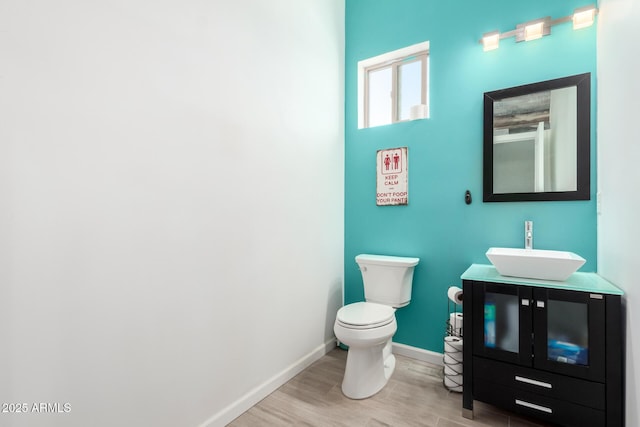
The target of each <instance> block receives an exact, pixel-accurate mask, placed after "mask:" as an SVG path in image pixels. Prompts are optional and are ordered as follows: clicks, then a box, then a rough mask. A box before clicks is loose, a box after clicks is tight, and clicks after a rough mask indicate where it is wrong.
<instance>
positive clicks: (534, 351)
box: [462, 264, 624, 427]
mask: <svg viewBox="0 0 640 427" xmlns="http://www.w3.org/2000/svg"><path fill="white" fill-rule="evenodd" d="M462 283H463V298H464V302H463V318H464V343H465V345H464V347H463V355H464V357H463V403H462V406H463V416H465V417H467V418H473V401H474V400H478V401H482V402H486V403H489V404H492V405H496V406H499V407H501V408H504V409H507V410H510V411H513V412H517V413H521V414H524V415H526V416H530V417H535V418H539V419H541V420H544V421H546V422H550V423H555V424H558V425H561V426H576V427H586V426H608V427H611V426H623V425H624V391H623V380H622V379H623V360H624V359H623V345H622V313H621V297H622V294H623V292H622V291H621V290H620V289H618V288H617V287H615V286H614V285H612V284H611V283H609V282H608V281H606V280H605V279H603V278H602V277H600V276H598V275H597V274H595V273H574V274H573V275H571V276H570V277H569V279H567V280H566V281H564V282H553V281H542V280H534V279H521V278H515V277H505V276H501V275H499V274H498V272H497V271H496V269H495V268H494V267H493V266H490V265H480V264H474V265H472V266H471V267H469V269H467V271H466V272H465V273H464V274H463V275H462Z"/></svg>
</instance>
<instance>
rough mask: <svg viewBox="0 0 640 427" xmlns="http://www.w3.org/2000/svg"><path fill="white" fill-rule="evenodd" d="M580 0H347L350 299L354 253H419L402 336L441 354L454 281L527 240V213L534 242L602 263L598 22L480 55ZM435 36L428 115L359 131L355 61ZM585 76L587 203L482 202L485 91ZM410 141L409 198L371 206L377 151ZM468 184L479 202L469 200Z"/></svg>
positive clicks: (357, 280) (357, 284) (357, 290)
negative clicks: (496, 38)
mask: <svg viewBox="0 0 640 427" xmlns="http://www.w3.org/2000/svg"><path fill="white" fill-rule="evenodd" d="M587 4H589V2H585V1H584V0H579V1H574V0H565V1H561V2H559V1H557V0H538V1H535V2H516V1H513V0H498V1H495V0H494V1H485V2H476V1H470V0H467V1H462V2H460V1H457V2H453V1H435V0H346V58H345V60H346V62H345V67H346V70H345V71H346V78H345V90H346V95H345V162H346V165H345V168H346V170H345V303H347V304H348V303H351V302H355V301H362V300H363V299H364V293H363V288H362V279H361V276H360V272H359V270H358V269H357V265H356V264H355V260H354V257H355V256H356V255H357V254H359V253H374V254H385V255H400V256H416V257H419V258H420V259H421V261H420V264H419V265H418V266H417V267H416V270H415V276H414V286H413V299H412V301H411V304H410V305H409V306H407V307H405V308H402V309H400V310H398V311H397V313H396V316H397V320H398V332H397V333H396V335H395V337H394V341H395V342H399V343H403V344H407V345H410V346H414V347H419V348H423V349H427V350H432V351H437V352H442V338H443V336H444V332H445V321H446V319H447V301H448V300H447V296H446V291H447V288H448V287H449V286H451V285H458V286H459V285H460V284H461V281H460V275H461V274H462V273H463V272H464V271H465V270H466V268H467V267H468V266H469V265H470V264H472V263H488V262H489V261H488V260H487V259H486V257H485V255H484V254H485V252H486V250H487V249H488V248H489V247H491V246H504V247H523V245H524V234H523V228H524V221H525V220H532V221H533V222H534V247H536V248H540V249H559V250H568V251H572V252H575V253H577V254H579V255H581V256H583V257H584V258H585V259H586V260H587V262H586V264H585V265H584V266H583V267H582V269H581V271H587V272H590V271H596V203H595V188H596V187H595V183H596V169H595V158H596V156H595V154H596V129H595V124H596V121H595V117H596V115H595V113H596V100H595V95H596V90H595V89H596V88H595V81H596V79H595V73H596V26H595V25H594V26H592V27H589V28H587V29H582V30H579V31H574V30H573V29H572V26H571V23H566V24H562V25H560V26H556V27H553V29H552V34H551V36H547V37H544V38H542V39H540V40H536V41H532V42H527V43H517V44H516V43H515V41H514V39H513V38H511V39H506V40H502V41H501V45H500V48H499V49H498V50H495V51H491V52H484V51H483V50H482V46H481V45H480V44H479V43H478V40H479V39H480V38H481V36H482V34H483V33H486V32H489V31H492V30H495V29H498V30H500V31H502V32H505V31H509V30H511V29H513V28H515V26H516V24H518V23H522V22H526V21H529V20H533V19H537V18H541V17H544V16H551V17H552V18H554V19H555V18H559V17H562V16H566V15H569V14H571V13H572V12H573V9H574V8H577V7H581V6H584V5H587ZM426 40H428V41H429V42H430V44H431V46H430V69H429V71H430V89H431V93H430V96H429V99H430V114H431V118H429V119H426V120H416V121H412V122H408V123H399V124H394V125H389V126H382V127H377V128H371V129H360V130H359V129H358V116H357V63H358V61H360V60H363V59H367V58H370V57H373V56H376V55H379V54H382V53H385V52H388V51H392V50H395V49H399V48H402V47H405V46H409V45H412V44H415V43H419V42H423V41H426ZM585 72H590V73H591V76H592V87H591V98H592V108H591V111H592V113H591V200H589V201H570V202H511V203H483V202H482V123H483V122H482V120H483V103H482V101H483V94H484V92H487V91H492V90H496V89H502V88H506V87H511V86H517V85H522V84H527V83H533V82H538V81H542V80H548V79H553V78H558V77H564V76H568V75H574V74H580V73H585ZM405 146H406V147H409V205H408V206H381V207H378V206H376V203H375V195H376V151H377V150H379V149H385V148H393V147H405ZM467 189H468V190H470V191H471V194H472V196H473V203H472V204H471V205H466V204H465V202H464V193H465V191H466V190H467Z"/></svg>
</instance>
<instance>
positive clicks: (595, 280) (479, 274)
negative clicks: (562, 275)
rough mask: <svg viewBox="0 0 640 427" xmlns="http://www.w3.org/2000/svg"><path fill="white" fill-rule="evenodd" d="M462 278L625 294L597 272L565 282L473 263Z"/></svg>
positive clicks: (575, 275) (578, 274) (575, 276)
mask: <svg viewBox="0 0 640 427" xmlns="http://www.w3.org/2000/svg"><path fill="white" fill-rule="evenodd" d="M460 278H461V279H462V280H476V281H480V282H494V283H506V284H511V285H527V286H538V287H543V288H552V289H566V290H570V291H581V292H594V293H599V294H609V295H623V294H624V292H622V290H621V289H619V288H618V287H616V286H615V285H614V284H612V283H611V282H609V281H608V280H606V279H604V278H602V277H601V276H599V275H598V274H596V273H582V272H577V273H573V274H572V275H571V276H569V278H568V279H567V280H565V281H564V282H556V281H553V280H538V279H524V278H521V277H507V276H501V275H500V274H499V273H498V271H497V270H496V268H495V267H494V266H493V265H487V264H471V267H469V268H467V271H465V272H464V273H463V274H462V276H460Z"/></svg>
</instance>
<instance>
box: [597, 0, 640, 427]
mask: <svg viewBox="0 0 640 427" xmlns="http://www.w3.org/2000/svg"><path fill="white" fill-rule="evenodd" d="M599 8H600V14H599V17H598V21H599V22H598V25H599V27H598V178H599V179H598V191H599V192H600V193H601V197H602V199H601V200H602V208H601V214H600V216H599V222H598V270H599V272H600V274H602V275H603V276H604V277H606V278H607V279H609V280H611V281H612V282H613V283H615V284H617V285H618V286H620V287H621V288H622V289H624V291H625V293H626V296H625V304H626V313H625V328H626V346H627V348H626V366H625V367H626V402H625V404H626V425H628V426H637V425H640V413H639V411H640V394H639V391H638V384H640V340H639V339H638V337H637V336H636V335H637V332H638V330H639V328H640V287H639V286H638V285H639V283H638V262H639V261H640V256H639V255H638V253H639V252H638V243H639V242H640V226H639V225H638V218H640V216H639V212H640V198H639V197H638V190H639V189H640V167H639V165H640V144H639V143H638V141H639V140H640V139H639V134H638V126H637V123H638V114H639V113H640V80H639V77H638V76H639V75H640V57H638V55H637V54H634V52H637V50H638V49H637V48H638V47H637V42H638V40H640V26H639V25H638V22H640V4H639V3H638V2H637V1H635V0H601V1H600V4H599Z"/></svg>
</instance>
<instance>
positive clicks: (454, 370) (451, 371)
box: [444, 363, 462, 375]
mask: <svg viewBox="0 0 640 427" xmlns="http://www.w3.org/2000/svg"><path fill="white" fill-rule="evenodd" d="M461 373H462V363H458V364H456V365H447V364H445V365H444V374H445V375H458V374H461Z"/></svg>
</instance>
